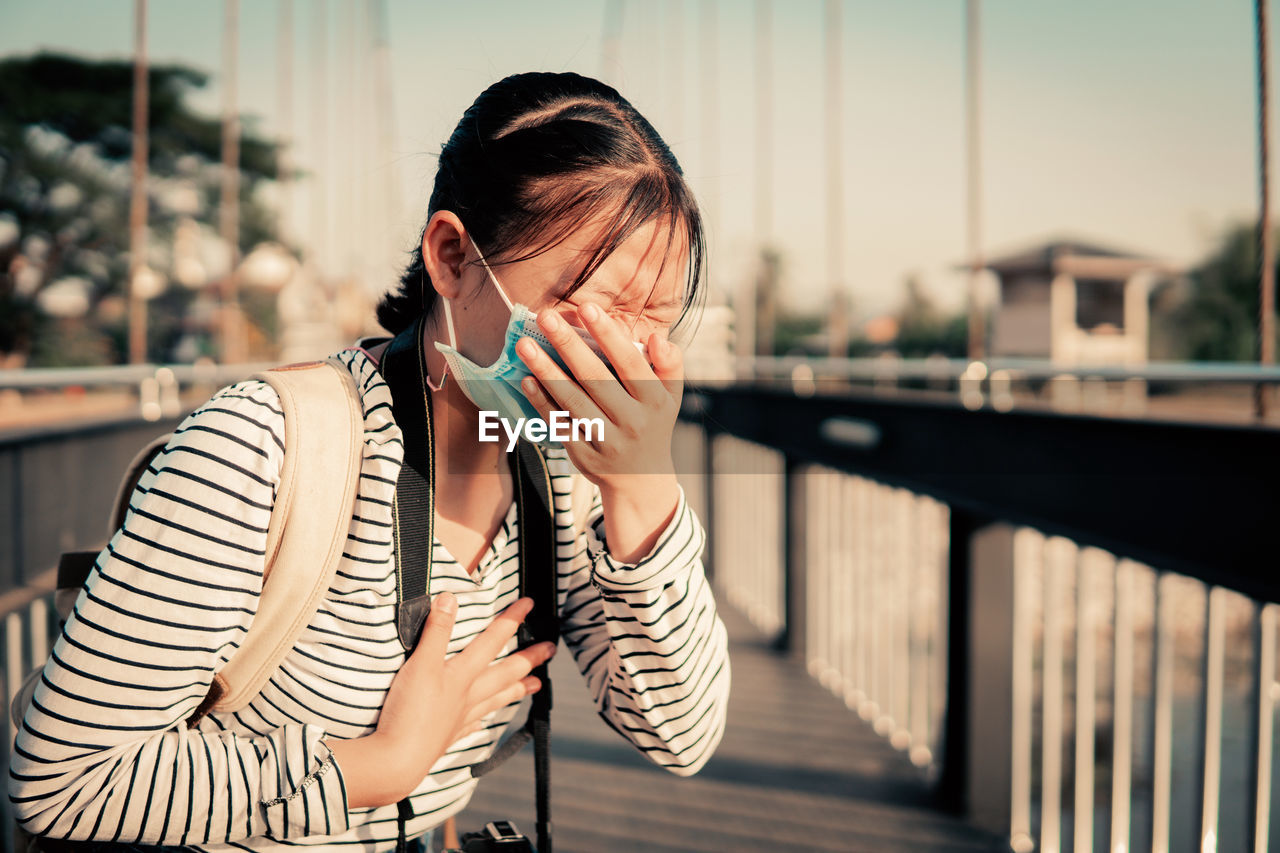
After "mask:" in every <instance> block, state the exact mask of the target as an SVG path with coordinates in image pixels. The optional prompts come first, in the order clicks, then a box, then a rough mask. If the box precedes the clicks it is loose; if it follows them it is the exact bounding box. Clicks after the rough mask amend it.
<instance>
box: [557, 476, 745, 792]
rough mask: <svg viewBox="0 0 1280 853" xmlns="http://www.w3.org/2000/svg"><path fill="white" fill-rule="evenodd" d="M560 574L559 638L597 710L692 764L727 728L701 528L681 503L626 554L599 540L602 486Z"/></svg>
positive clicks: (725, 672) (633, 738)
mask: <svg viewBox="0 0 1280 853" xmlns="http://www.w3.org/2000/svg"><path fill="white" fill-rule="evenodd" d="M594 493H595V494H594V499H593V503H592V507H591V511H590V513H589V514H588V522H589V523H588V524H587V525H586V527H585V529H584V530H583V532H582V534H581V535H580V536H579V537H578V540H579V541H578V542H576V543H575V547H574V549H573V551H574V553H573V559H572V560H571V561H570V565H571V568H570V570H569V571H564V572H562V574H561V577H560V579H559V580H560V592H561V596H562V601H561V611H560V612H561V624H562V629H561V631H562V635H563V637H564V640H565V643H566V645H567V646H568V648H569V649H570V651H572V653H573V656H574V659H575V660H576V662H577V664H578V668H579V669H580V670H581V671H582V673H583V675H584V676H585V678H586V680H587V686H588V689H589V690H590V692H591V695H592V697H593V698H594V699H595V702H596V707H597V709H598V711H599V713H600V716H601V717H603V718H604V720H605V722H607V723H608V724H609V725H610V726H612V727H613V728H614V729H615V730H617V731H618V733H619V734H621V735H622V736H623V737H624V738H626V739H627V740H628V741H630V742H631V743H632V744H633V745H634V746H635V747H636V748H637V749H639V750H640V751H641V752H642V753H643V754H644V755H645V756H646V757H647V758H649V759H650V760H651V761H653V762H654V763H656V764H658V765H661V766H663V767H666V768H667V769H668V770H670V771H671V772H673V773H676V774H678V775H682V776H686V775H691V774H693V773H696V772H697V771H698V770H699V769H700V768H701V767H702V765H703V764H705V763H706V761H707V759H709V758H710V757H711V755H712V753H713V752H714V751H715V748H716V746H717V745H718V744H719V742H720V738H721V736H722V735H723V733H724V725H725V716H726V710H727V705H728V697H729V654H728V639H727V635H726V632H725V628H724V624H723V623H722V622H721V620H720V617H719V616H718V615H717V613H716V605H715V599H714V598H713V596H712V594H711V588H710V586H709V584H708V583H707V578H706V575H705V573H704V571H703V567H702V560H701V554H702V549H703V545H704V543H705V532H704V531H703V528H702V525H701V524H700V523H699V521H698V518H697V516H696V515H695V514H694V512H693V511H692V509H691V508H690V507H689V506H688V504H687V503H686V502H685V498H684V492H683V490H682V491H681V493H680V500H679V505H678V506H677V508H676V512H675V515H674V516H673V517H672V519H671V521H670V522H669V523H668V525H667V527H666V529H665V530H664V531H663V532H662V534H661V536H659V538H658V540H657V543H656V544H655V545H654V547H653V549H652V550H651V551H650V553H649V554H648V555H647V556H645V557H644V558H642V559H640V560H638V561H637V562H635V563H622V562H619V561H617V560H615V559H614V558H613V556H612V555H611V554H610V553H609V550H608V546H607V543H606V542H604V541H603V535H604V534H603V530H604V524H603V520H602V507H601V504H600V493H599V490H598V489H595V490H594Z"/></svg>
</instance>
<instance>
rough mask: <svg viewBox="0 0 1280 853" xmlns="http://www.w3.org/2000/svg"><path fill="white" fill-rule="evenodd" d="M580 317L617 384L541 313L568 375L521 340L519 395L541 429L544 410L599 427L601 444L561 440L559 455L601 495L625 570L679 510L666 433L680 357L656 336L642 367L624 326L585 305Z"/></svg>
mask: <svg viewBox="0 0 1280 853" xmlns="http://www.w3.org/2000/svg"><path fill="white" fill-rule="evenodd" d="M579 314H580V316H581V317H582V319H583V321H585V322H586V324H587V330H588V331H589V332H591V334H592V336H593V337H594V338H595V339H596V342H597V343H598V344H599V345H600V348H601V349H603V350H604V353H605V355H606V357H608V359H609V363H610V364H611V365H613V369H614V371H616V372H617V376H616V378H615V376H614V373H613V372H611V371H610V370H609V366H608V365H606V364H605V363H604V362H603V361H601V360H600V358H599V357H598V356H597V355H596V354H595V353H594V352H592V351H591V348H590V347H588V346H587V345H586V343H585V342H584V341H583V340H582V339H581V338H579V337H578V335H577V334H575V333H574V331H573V330H572V329H570V328H569V325H568V323H566V322H565V321H564V319H563V318H562V317H560V316H559V315H558V314H557V313H556V312H555V311H542V312H540V313H539V314H538V323H539V325H540V326H541V327H542V331H543V332H545V333H546V335H547V338H548V339H549V340H550V341H551V343H552V345H553V346H554V347H555V348H556V352H558V353H559V354H560V357H561V358H563V359H564V362H565V364H566V365H568V367H569V369H570V370H571V371H572V372H573V377H572V378H570V377H569V376H567V375H565V372H564V371H563V370H561V369H560V366H559V365H557V364H556V363H555V360H554V359H552V358H551V357H550V356H548V355H547V354H546V353H545V352H543V351H542V349H541V348H540V347H539V346H538V345H537V344H536V343H534V341H533V340H532V339H530V338H526V339H524V340H522V341H520V342H519V343H518V344H517V346H516V352H517V354H518V355H519V356H520V358H521V359H522V360H523V361H524V363H525V364H526V366H528V368H529V370H530V371H531V372H532V373H533V377H527V378H526V379H525V380H524V382H523V390H524V392H525V395H526V396H527V397H528V398H529V401H530V402H531V403H533V405H534V407H535V408H536V409H537V410H538V413H539V414H540V415H541V416H542V417H543V419H544V420H547V421H548V422H549V421H550V418H551V411H552V410H559V411H565V412H568V413H569V416H570V417H571V418H575V419H577V418H587V419H591V418H600V419H602V420H603V422H604V438H603V440H602V441H570V442H566V443H565V449H566V451H567V452H568V454H569V458H570V459H571V460H572V461H573V464H574V465H575V466H576V467H577V469H578V470H579V471H581V472H582V473H583V475H584V476H586V478H587V479H588V480H590V481H591V482H593V483H595V484H596V485H597V486H599V487H600V499H601V502H602V503H603V506H604V520H605V530H606V533H605V535H606V537H607V538H608V542H609V550H610V552H611V553H612V554H613V555H614V557H615V558H616V559H618V560H621V561H622V562H632V561H634V560H636V559H639V558H640V557H642V556H644V555H645V554H647V553H648V552H649V551H650V550H651V549H652V547H653V545H654V542H656V540H657V538H658V536H659V534H661V532H662V530H663V529H664V528H665V527H666V526H667V524H668V523H669V522H670V521H671V517H672V515H674V513H675V510H676V507H677V505H678V504H679V499H680V496H679V486H678V484H677V482H676V475H675V465H674V464H673V462H672V459H671V434H672V431H673V430H674V429H675V424H676V417H677V415H679V413H680V399H681V397H682V395H683V393H684V359H683V357H682V355H681V352H680V348H679V347H677V346H676V345H675V344H673V343H671V342H670V341H668V340H667V339H666V338H665V337H664V336H663V335H661V334H659V333H658V332H656V331H655V332H653V333H651V334H650V335H649V338H648V341H647V342H646V346H647V352H648V358H649V360H646V359H645V356H643V355H641V354H640V353H639V352H638V351H637V350H636V348H635V345H634V344H633V342H632V339H631V335H630V334H629V333H628V331H627V329H626V327H624V326H623V325H622V324H621V323H620V322H619V321H617V320H616V319H614V318H613V317H610V316H609V315H608V314H607V313H606V312H604V311H602V310H600V308H599V307H598V306H595V305H586V306H585V307H584V308H583V309H582V310H581V311H580V312H579ZM650 361H652V363H653V364H652V367H650V363H649V362H650ZM535 378H536V380H537V381H536V382H535V381H533V380H534V379H535Z"/></svg>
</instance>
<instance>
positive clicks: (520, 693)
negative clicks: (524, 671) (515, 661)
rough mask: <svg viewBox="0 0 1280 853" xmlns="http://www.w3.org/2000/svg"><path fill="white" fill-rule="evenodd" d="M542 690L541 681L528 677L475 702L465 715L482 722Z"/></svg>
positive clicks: (469, 718)
mask: <svg viewBox="0 0 1280 853" xmlns="http://www.w3.org/2000/svg"><path fill="white" fill-rule="evenodd" d="M541 689H542V681H541V680H539V679H538V678H537V677H536V676H533V675H530V676H527V677H525V678H522V679H520V680H519V681H517V682H516V683H515V684H508V685H507V686H506V687H504V688H502V689H501V690H499V691H497V692H496V693H493V694H491V695H490V696H488V697H486V698H485V699H484V700H482V701H480V702H477V703H476V704H475V705H474V706H472V708H471V712H470V713H469V714H468V715H467V719H468V720H473V719H474V720H483V719H484V718H485V717H487V716H489V715H490V714H492V713H493V712H494V711H497V710H499V709H501V708H505V707H507V706H508V705H514V704H515V703H517V702H519V701H520V700H521V699H523V698H524V697H526V696H528V695H530V694H531V693H537V692H538V691H539V690H541Z"/></svg>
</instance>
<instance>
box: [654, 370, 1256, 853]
mask: <svg viewBox="0 0 1280 853" xmlns="http://www.w3.org/2000/svg"><path fill="white" fill-rule="evenodd" d="M683 416H684V420H685V422H684V424H682V433H681V435H680V436H679V438H678V440H679V442H680V443H681V444H682V445H683V446H685V447H686V448H689V450H687V451H686V453H685V454H683V455H682V456H681V457H680V464H681V465H682V466H683V469H684V471H685V472H686V481H689V482H692V481H700V482H699V484H698V485H697V486H696V487H695V488H694V489H692V490H691V489H690V486H689V485H688V484H686V492H687V493H688V492H690V491H693V492H695V493H698V494H704V495H706V496H707V497H706V499H705V500H704V506H703V512H704V513H705V515H704V516H703V517H704V518H705V519H707V523H708V527H709V529H710V530H711V549H710V559H709V566H710V569H711V571H712V574H713V578H714V583H715V584H716V586H717V588H718V590H719V591H720V594H721V595H723V596H724V598H725V599H726V600H727V601H730V602H732V603H734V604H735V605H737V606H739V607H740V608H741V609H743V610H744V611H745V612H746V613H747V614H748V615H749V616H750V617H751V618H752V620H753V621H754V622H755V623H756V624H757V625H758V626H759V627H761V628H762V629H763V630H765V631H767V632H770V633H772V634H774V635H775V636H777V638H778V645H779V647H781V648H784V649H787V650H789V651H790V652H791V653H793V654H795V655H796V656H797V658H798V659H799V660H800V661H802V662H803V663H804V664H805V665H806V666H807V667H808V669H809V671H810V672H811V673H812V674H813V675H814V677H815V678H817V679H818V680H820V681H821V683H822V684H823V685H825V686H826V687H827V688H828V689H830V690H831V691H832V692H833V693H834V694H835V695H836V696H838V697H840V698H841V699H842V700H844V701H845V703H846V704H847V705H848V706H849V707H850V708H852V709H854V710H856V711H857V712H858V713H859V714H860V715H861V716H862V717H863V718H865V719H867V720H868V721H870V722H871V723H872V724H873V725H874V726H875V728H876V730H877V731H878V732H879V733H880V734H882V735H883V736H885V737H886V738H888V739H889V741H890V742H891V743H893V745H894V746H896V747H898V748H899V749H901V750H903V751H904V752H905V753H906V754H907V755H908V756H909V757H910V759H911V760H912V761H913V762H915V763H916V764H917V765H919V766H921V767H922V768H925V769H924V771H922V772H923V773H924V776H925V778H926V779H929V780H932V782H933V783H934V785H935V790H936V791H937V794H938V797H939V802H940V803H941V804H943V805H945V806H947V807H949V808H952V809H954V810H957V811H960V812H963V813H965V814H967V815H968V816H969V817H970V818H972V819H973V820H974V821H975V822H977V823H979V824H981V825H984V826H986V827H988V828H990V829H992V830H994V831H996V832H999V833H1001V834H1002V835H1004V836H1005V837H1007V838H1008V840H1009V843H1010V846H1011V848H1012V849H1014V850H1017V851H1030V850H1043V851H1059V850H1063V849H1069V848H1071V849H1075V850H1095V849H1096V850H1102V849H1109V850H1112V851H1128V850H1156V851H1183V850H1188V851H1189V850H1217V849H1222V850H1244V849H1249V850H1255V851H1262V850H1266V849H1267V848H1268V841H1269V836H1270V835H1272V834H1273V832H1272V829H1271V823H1272V822H1271V820H1270V810H1271V802H1272V799H1273V794H1272V778H1271V777H1272V768H1271V762H1270V758H1271V752H1272V748H1273V739H1272V725H1273V716H1274V705H1275V698H1276V696H1275V692H1276V691H1277V690H1280V685H1277V684H1276V679H1275V652H1276V648H1275V647H1276V636H1275V621H1276V612H1275V606H1274V605H1271V604H1268V603H1266V602H1272V601H1275V600H1277V599H1278V598H1280V581H1278V580H1277V579H1276V578H1275V576H1274V572H1273V571H1272V570H1271V569H1270V568H1269V567H1271V566H1274V565H1275V564H1276V556H1275V542H1274V541H1273V537H1272V536H1271V535H1270V533H1269V529H1270V527H1269V524H1270V523H1273V522H1269V519H1274V518H1276V517H1277V511H1278V510H1280V494H1278V493H1277V492H1276V491H1275V488H1274V484H1275V483H1276V482H1280V478H1277V475H1278V474H1280V431H1275V430H1269V429H1264V428H1260V427H1227V426H1210V425H1189V424H1177V423H1169V422H1161V421H1135V420H1112V421H1109V420H1106V419H1099V418H1096V417H1083V416H1078V415H1062V414H1053V413H1046V412H1005V413H1002V412H996V411H993V410H992V409H991V408H990V407H983V408H981V409H978V410H970V409H966V408H965V406H964V405H963V404H961V403H960V402H959V401H948V402H926V401H921V400H906V399H903V400H894V399H890V398H886V397H884V396H875V395H865V394H864V395H861V396H859V395H856V394H849V393H844V394H841V395H839V396H822V395H818V394H812V395H809V396H801V395H797V394H796V393H794V392H793V391H790V390H781V389H777V388H767V387H754V388H752V387H746V386H734V387H727V388H720V389H703V390H702V391H701V392H691V393H689V394H687V395H686V407H685V412H684V414H683ZM695 451H696V452H695ZM1150 566H1156V567H1158V568H1159V570H1158V571H1157V570H1155V569H1152V568H1150Z"/></svg>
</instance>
